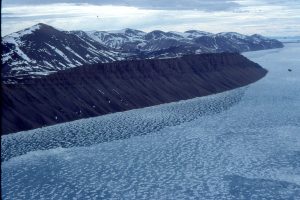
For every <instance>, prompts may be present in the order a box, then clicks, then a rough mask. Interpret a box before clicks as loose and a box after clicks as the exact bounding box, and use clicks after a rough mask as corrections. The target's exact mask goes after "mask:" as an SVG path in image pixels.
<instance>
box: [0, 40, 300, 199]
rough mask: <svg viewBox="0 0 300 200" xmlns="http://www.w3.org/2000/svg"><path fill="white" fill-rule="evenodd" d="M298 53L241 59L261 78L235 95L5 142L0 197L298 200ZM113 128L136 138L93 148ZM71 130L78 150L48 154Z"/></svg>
mask: <svg viewBox="0 0 300 200" xmlns="http://www.w3.org/2000/svg"><path fill="white" fill-rule="evenodd" d="M299 52H300V44H299V43H298V44H286V45H285V47H284V48H283V49H274V50H264V51H257V52H248V53H245V54H244V55H245V56H246V57H248V58H249V59H250V60H253V61H254V62H257V63H259V64H260V65H261V66H262V67H264V68H266V69H268V70H269V73H268V74H267V75H266V77H264V78H263V79H261V80H259V81H258V82H256V83H253V84H251V85H249V86H246V87H243V88H239V89H235V90H232V91H227V92H225V93H220V94H216V95H212V96H208V97H201V98H196V99H193V100H187V101H182V102H179V103H172V104H166V105H161V106H154V107H152V108H145V109H139V110H133V111H128V112H124V113H122V114H120V113H116V114H112V115H109V116H103V117H98V118H93V119H88V120H78V121H75V122H72V123H66V124H63V125H57V126H53V127H48V128H45V129H36V130H34V131H28V132H22V133H17V134H12V135H8V136H5V137H3V138H2V141H1V143H2V146H3V145H4V146H6V147H5V149H4V148H3V147H1V148H2V151H3V150H5V151H4V153H3V152H2V153H1V157H2V159H3V157H5V156H7V155H6V153H7V152H10V153H9V154H10V155H8V157H9V158H8V159H4V160H6V161H3V162H2V166H1V168H2V177H1V183H2V197H3V199H72V198H74V199H199V198H200V199H300V114H299V113H300V57H299ZM289 68H290V69H292V71H291V72H289V71H288V69H289ZM235 97H236V98H235ZM222 101H223V102H225V103H224V104H222V103H220V102H222ZM232 101H234V102H232ZM201 105H204V107H201ZM225 105H228V106H225ZM197 108H199V109H197ZM216 110H217V111H216ZM200 112H201V114H197V113H200ZM132 116H135V117H132ZM108 118H109V119H108ZM111 119H122V120H111ZM109 120H110V121H109ZM103 122H105V123H103ZM108 122H109V123H108ZM105 126H107V127H109V128H107V129H105ZM114 126H115V129H117V128H118V131H119V132H118V131H115V132H114V134H115V133H118V134H123V133H126V134H128V135H130V136H133V135H136V136H135V137H130V136H128V137H120V138H119V140H112V141H110V142H105V143H98V144H94V143H93V142H91V140H93V139H94V140H93V141H98V137H96V135H93V134H91V132H97V130H100V129H101V130H102V131H103V130H107V131H108V132H109V131H111V132H112V130H113V129H114ZM78 129H79V130H80V132H81V133H82V135H84V136H85V137H82V138H80V140H85V138H87V139H86V140H88V141H86V143H85V144H86V145H82V143H80V145H78V146H80V147H70V148H56V147H58V146H59V145H57V146H55V145H53V143H55V142H56V141H57V143H59V140H60V139H61V140H62V139H65V140H66V141H70V142H72V136H74V134H76V133H74V130H78ZM85 130H86V131H85ZM38 132H40V133H42V134H41V135H43V137H42V139H39V138H38V137H37V136H36V135H37V134H38ZM66 132H68V133H66ZM139 132H141V133H139ZM47 133H48V135H47ZM53 135H54V136H55V137H54V136H53ZM59 135H63V137H59ZM90 135H93V137H90ZM105 137H109V136H107V135H106V136H105ZM126 138H127V139H126ZM55 139H56V140H55ZM115 139H118V138H115ZM42 140H43V141H47V140H48V141H47V142H48V143H49V144H51V145H52V146H51V145H49V146H50V147H49V148H46V147H45V146H42V147H40V148H39V145H38V144H36V143H38V142H41V141H42ZM13 141H18V142H17V143H16V144H14V143H13ZM22 141H24V143H27V144H28V145H27V146H26V145H25V146H22V144H21V143H22ZM30 141H32V143H31V145H29V144H30ZM99 141H100V139H99ZM83 143H84V142H83ZM8 144H9V145H8ZM17 144H19V147H17ZM14 145H15V146H14ZM20 146H21V147H22V148H21V147H20ZM30 146H32V147H31V148H32V149H30ZM61 146H63V147H68V146H67V145H61ZM73 146H74V145H73ZM83 146H85V147H83ZM28 149H29V150H28ZM42 149H47V150H42ZM29 151H32V152H29ZM26 152H28V153H26ZM21 154H24V155H21ZM11 157H12V158H11Z"/></svg>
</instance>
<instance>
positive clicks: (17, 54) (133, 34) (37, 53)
mask: <svg viewBox="0 0 300 200" xmlns="http://www.w3.org/2000/svg"><path fill="white" fill-rule="evenodd" d="M280 47H283V45H282V43H281V42H279V41H277V40H274V39H268V38H265V37H263V36H260V35H252V36H246V35H242V34H238V33H231V32H229V33H218V34H212V33H207V32H203V31H197V30H190V31H186V32H184V33H179V32H163V31H159V30H155V31H152V32H149V33H145V32H143V31H139V30H133V29H124V30H120V31H89V32H84V31H61V30H58V29H55V28H53V27H51V26H49V25H46V24H37V25H35V26H32V27H30V28H28V29H25V30H21V31H19V32H16V33H12V34H10V35H7V36H4V37H3V38H2V49H3V53H2V65H3V68H2V77H3V78H4V81H5V80H6V79H7V78H9V80H10V78H11V77H13V78H14V79H21V78H24V75H26V76H35V77H36V76H40V75H46V74H50V73H51V72H56V71H59V70H65V69H68V68H73V67H76V66H80V65H84V64H95V63H108V62H112V61H118V60H128V59H129V60H132V59H148V58H169V57H178V56H182V55H186V54H200V53H209V52H214V53H215V52H244V51H252V50H261V49H269V48H280Z"/></svg>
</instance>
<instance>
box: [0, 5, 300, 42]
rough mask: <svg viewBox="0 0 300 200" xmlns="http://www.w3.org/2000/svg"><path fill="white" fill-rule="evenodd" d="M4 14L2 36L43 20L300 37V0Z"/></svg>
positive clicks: (7, 9)
mask: <svg viewBox="0 0 300 200" xmlns="http://www.w3.org/2000/svg"><path fill="white" fill-rule="evenodd" d="M1 11H2V12H1V13H2V14H1V18H2V24H1V28H2V36H3V35H6V34H9V33H11V32H15V31H18V30H21V29H23V28H26V27H29V26H32V25H34V24H37V23H39V22H42V23H46V24H49V25H52V26H54V27H57V28H60V29H65V30H79V29H80V30H117V29H123V28H135V29H140V30H144V31H151V30H155V29H160V30H165V31H186V30H190V29H197V30H202V31H209V32H214V33H217V32H223V31H235V32H240V33H244V34H254V33H260V34H263V35H267V36H295V35H300V0H98V1H97V0H86V1H83V0H3V1H2V10H1ZM97 16H98V17H97Z"/></svg>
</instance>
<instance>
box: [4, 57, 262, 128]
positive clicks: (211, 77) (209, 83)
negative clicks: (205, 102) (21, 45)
mask: <svg viewBox="0 0 300 200" xmlns="http://www.w3.org/2000/svg"><path fill="white" fill-rule="evenodd" d="M266 73H267V71H266V70H265V69H263V68H261V67H260V66H259V65H258V64H256V63H254V62H252V61H250V60H248V59H247V58H245V57H243V56H242V55H240V54H237V53H219V54H201V55H188V56H183V57H181V58H172V59H157V60H136V61H118V62H114V63H107V64H94V65H85V66H81V67H77V68H72V69H68V70H64V71H59V72H58V73H55V74H51V75H49V76H45V77H43V78H40V79H26V80H23V82H22V83H19V84H3V85H2V90H3V94H2V100H3V105H2V110H3V114H2V133H4V134H8V133H12V132H17V131H22V130H29V129H33V128H38V127H42V126H47V125H52V124H57V123H61V122H67V121H72V120H76V119H80V118H86V117H93V116H99V115H104V114H108V113H112V112H118V111H125V110H129V109H135V108H141V107H147V106H152V105H157V104H162V103H168V102H173V101H179V100H184V99H190V98H194V97H199V96H205V95H209V94H213V93H218V92H222V91H226V90H230V89H234V88H237V87H241V86H245V85H247V84H250V83H252V82H254V81H257V80H258V79H260V78H262V77H263V76H264V75H265V74H266Z"/></svg>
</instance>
